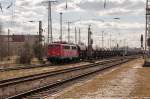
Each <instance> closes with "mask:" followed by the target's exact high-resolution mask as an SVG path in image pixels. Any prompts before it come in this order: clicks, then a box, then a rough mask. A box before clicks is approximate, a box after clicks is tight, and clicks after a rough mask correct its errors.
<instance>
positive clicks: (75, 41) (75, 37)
mask: <svg viewBox="0 0 150 99" xmlns="http://www.w3.org/2000/svg"><path fill="white" fill-rule="evenodd" d="M75 44H77V28H76V27H75Z"/></svg>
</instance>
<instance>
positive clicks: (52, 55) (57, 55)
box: [47, 42, 140, 63]
mask: <svg viewBox="0 0 150 99" xmlns="http://www.w3.org/2000/svg"><path fill="white" fill-rule="evenodd" d="M139 53H140V52H139V51H131V50H129V51H124V50H123V49H111V50H108V49H107V50H104V49H95V50H94V49H92V55H91V57H89V55H88V54H89V53H88V48H87V46H85V45H84V44H72V43H67V42H54V43H52V44H49V45H48V51H47V60H48V61H50V62H51V63H66V62H71V61H79V60H84V59H87V58H88V59H89V58H90V59H103V58H111V57H115V56H129V55H136V54H139Z"/></svg>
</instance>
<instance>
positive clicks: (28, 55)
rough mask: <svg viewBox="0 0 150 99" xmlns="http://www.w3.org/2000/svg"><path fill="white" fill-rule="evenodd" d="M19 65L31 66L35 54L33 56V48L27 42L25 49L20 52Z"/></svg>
mask: <svg viewBox="0 0 150 99" xmlns="http://www.w3.org/2000/svg"><path fill="white" fill-rule="evenodd" d="M19 56H20V57H19V63H21V64H30V63H31V60H32V57H33V54H32V48H31V46H30V44H29V43H28V42H26V43H25V44H24V46H23V48H22V49H21V51H20V55H19Z"/></svg>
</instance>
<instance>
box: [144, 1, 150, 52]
mask: <svg viewBox="0 0 150 99" xmlns="http://www.w3.org/2000/svg"><path fill="white" fill-rule="evenodd" d="M148 38H150V0H146V27H145V50H147V48H148V47H147V45H148V43H147V41H148Z"/></svg>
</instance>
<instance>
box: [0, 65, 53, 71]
mask: <svg viewBox="0 0 150 99" xmlns="http://www.w3.org/2000/svg"><path fill="white" fill-rule="evenodd" d="M47 66H54V65H52V64H42V65H26V66H18V67H8V68H0V72H6V71H11V70H21V69H31V68H39V67H47Z"/></svg>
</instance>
